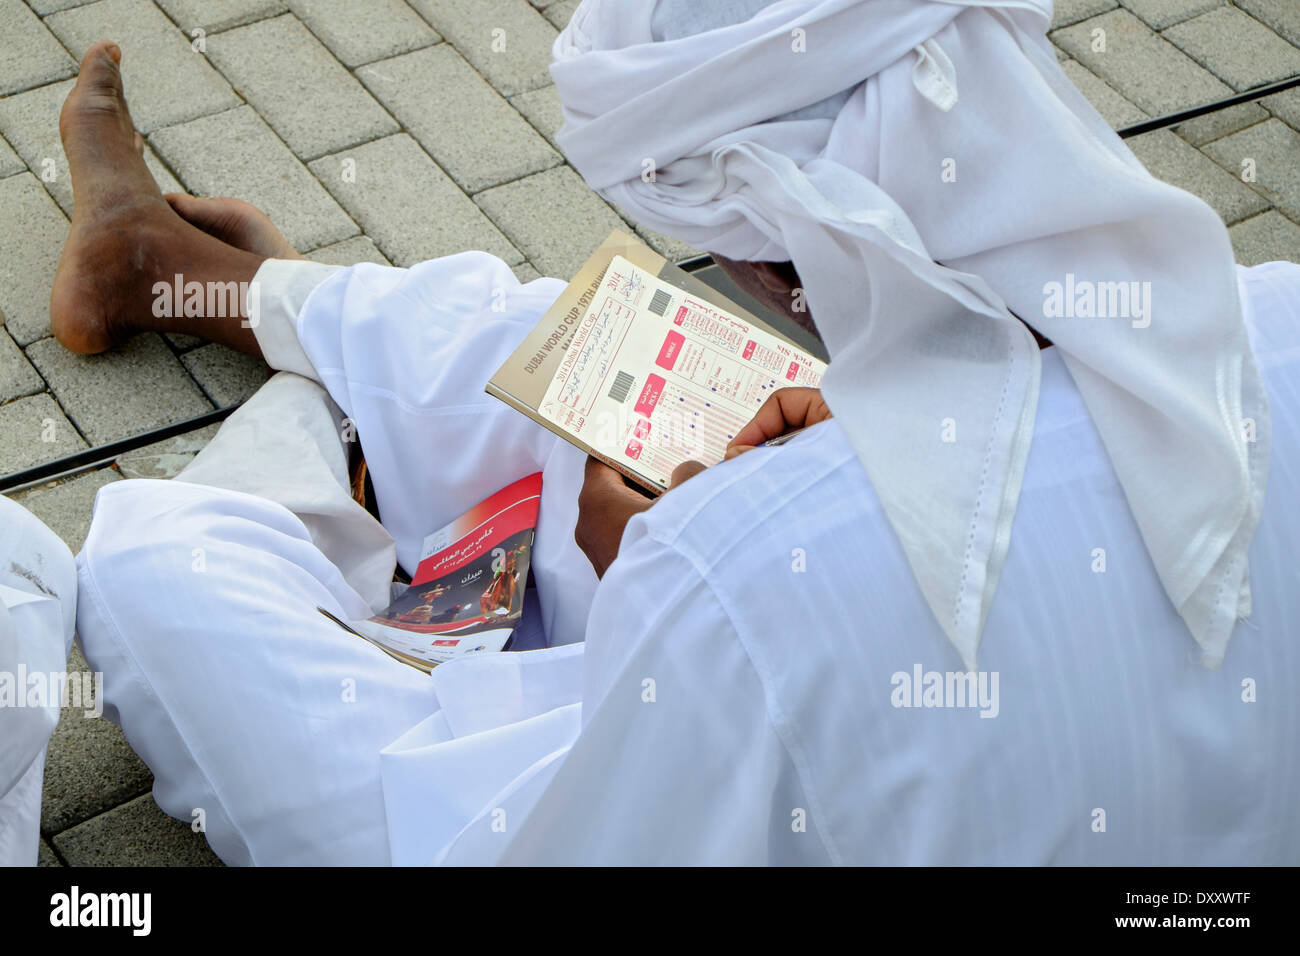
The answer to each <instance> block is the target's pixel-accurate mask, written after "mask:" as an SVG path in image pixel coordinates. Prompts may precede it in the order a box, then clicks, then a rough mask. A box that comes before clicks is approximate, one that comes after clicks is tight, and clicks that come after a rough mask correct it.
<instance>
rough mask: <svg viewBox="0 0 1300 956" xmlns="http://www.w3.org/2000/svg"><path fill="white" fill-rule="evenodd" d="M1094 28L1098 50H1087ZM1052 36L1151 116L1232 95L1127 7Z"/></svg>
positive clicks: (1077, 24) (1089, 48) (1211, 74)
mask: <svg viewBox="0 0 1300 956" xmlns="http://www.w3.org/2000/svg"><path fill="white" fill-rule="evenodd" d="M1097 29H1100V30H1103V31H1105V34H1104V36H1105V41H1106V47H1105V50H1104V51H1096V50H1094V49H1093V48H1092V47H1093V31H1094V30H1097ZM1052 39H1053V40H1054V41H1055V42H1056V43H1057V44H1058V45H1059V46H1060V47H1061V48H1062V49H1064V50H1065V51H1066V52H1068V53H1069V54H1070V56H1072V57H1074V58H1075V59H1076V60H1078V61H1079V62H1080V63H1082V64H1083V65H1084V66H1086V67H1087V68H1088V69H1090V70H1092V72H1093V73H1096V74H1097V75H1098V76H1100V77H1101V78H1102V79H1103V80H1105V81H1106V82H1107V83H1109V84H1110V85H1111V86H1112V87H1114V88H1115V90H1117V91H1118V92H1119V93H1120V95H1122V96H1123V97H1124V98H1125V99H1127V100H1129V101H1130V102H1131V103H1134V104H1136V105H1137V106H1138V107H1140V108H1141V109H1142V110H1144V111H1145V112H1147V113H1149V114H1150V115H1152V116H1163V115H1164V114H1166V113H1172V112H1175V111H1176V110H1182V109H1187V108H1189V107H1192V106H1201V105H1203V104H1205V103H1209V102H1212V101H1213V100H1216V99H1220V98H1222V97H1224V96H1228V95H1230V94H1231V93H1232V90H1231V89H1230V88H1229V87H1228V86H1227V85H1226V84H1224V83H1223V82H1222V81H1220V80H1219V79H1218V78H1217V77H1216V76H1214V74H1213V73H1210V72H1209V71H1208V70H1206V69H1205V68H1204V67H1202V66H1200V65H1198V64H1197V63H1196V61H1195V60H1193V59H1192V58H1191V57H1189V56H1188V55H1187V54H1185V53H1183V52H1182V51H1181V50H1179V49H1178V48H1177V47H1176V46H1174V45H1173V44H1172V43H1169V42H1168V41H1166V40H1163V39H1161V38H1160V37H1159V36H1158V35H1156V34H1155V33H1153V32H1152V30H1151V28H1150V27H1148V26H1147V25H1146V24H1145V23H1143V22H1142V21H1141V20H1139V19H1138V18H1137V17H1135V16H1133V14H1131V13H1129V12H1128V11H1127V10H1112V11H1111V12H1110V13H1103V14H1102V15H1101V16H1096V17H1093V18H1092V19H1090V20H1084V21H1083V22H1081V23H1076V24H1075V25H1074V26H1070V27H1066V28H1065V29H1063V30H1057V31H1056V32H1055V33H1053V34H1052Z"/></svg>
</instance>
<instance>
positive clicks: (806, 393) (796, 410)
mask: <svg viewBox="0 0 1300 956" xmlns="http://www.w3.org/2000/svg"><path fill="white" fill-rule="evenodd" d="M820 401H821V398H820V393H819V392H818V390H817V389H815V388H781V389H777V390H776V391H775V392H773V393H772V394H771V395H770V396H769V397H768V399H767V401H765V402H764V403H763V405H762V407H760V408H759V410H758V413H757V414H756V415H754V417H753V418H752V419H751V420H750V422H749V424H747V425H746V426H745V427H744V428H742V429H741V430H740V431H738V432H737V433H736V435H735V437H734V438H732V439H731V442H730V444H731V445H750V446H754V445H761V444H762V443H763V442H765V441H767V440H768V439H771V438H776V437H777V436H778V435H784V434H785V433H786V432H787V431H790V430H791V429H794V428H802V427H803V426H804V423H805V422H806V420H807V418H808V412H809V410H810V409H811V408H812V407H813V406H814V404H815V403H819V402H820Z"/></svg>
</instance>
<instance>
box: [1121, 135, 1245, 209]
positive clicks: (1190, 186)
mask: <svg viewBox="0 0 1300 956" xmlns="http://www.w3.org/2000/svg"><path fill="white" fill-rule="evenodd" d="M1128 146H1129V148H1130V149H1132V150H1133V152H1134V153H1136V154H1137V158H1138V159H1140V160H1142V164H1143V165H1144V166H1146V168H1147V169H1148V170H1149V171H1150V173H1151V175H1153V176H1155V177H1156V178H1157V179H1163V180H1164V181H1165V182H1167V183H1169V184H1170V185H1173V186H1177V187H1178V188H1179V189H1185V190H1187V191H1188V192H1189V193H1191V194H1192V195H1194V196H1199V197H1200V198H1201V199H1204V200H1205V201H1206V202H1207V203H1209V204H1210V206H1211V207H1212V208H1213V209H1214V211H1215V212H1217V213H1218V214H1219V216H1220V217H1221V218H1222V219H1223V221H1224V222H1226V223H1228V224H1229V225H1231V224H1232V223H1234V222H1237V221H1239V220H1242V219H1246V218H1247V217H1249V216H1254V215H1256V214H1258V213H1261V212H1263V211H1264V210H1265V209H1267V208H1268V202H1267V200H1265V199H1264V197H1263V196H1261V195H1260V194H1259V193H1257V192H1256V191H1255V190H1253V189H1251V188H1250V187H1249V186H1247V185H1246V184H1245V183H1243V182H1242V181H1241V180H1240V179H1238V178H1237V177H1235V176H1233V175H1231V174H1229V173H1226V172H1224V171H1223V169H1222V167H1220V166H1216V165H1215V164H1214V162H1213V161H1212V160H1211V159H1210V158H1209V157H1207V156H1206V155H1205V154H1204V153H1202V152H1200V151H1199V150H1197V149H1196V148H1195V147H1193V146H1189V145H1187V143H1185V142H1183V140H1181V139H1179V138H1178V137H1177V136H1176V135H1174V133H1173V132H1171V131H1170V130H1167V129H1162V130H1156V131H1155V132H1152V133H1144V134H1143V135H1141V136H1135V137H1133V138H1132V139H1130V140H1128Z"/></svg>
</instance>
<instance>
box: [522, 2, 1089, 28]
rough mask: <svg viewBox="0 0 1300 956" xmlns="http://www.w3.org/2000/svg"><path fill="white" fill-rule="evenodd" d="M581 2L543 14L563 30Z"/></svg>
mask: <svg viewBox="0 0 1300 956" xmlns="http://www.w3.org/2000/svg"><path fill="white" fill-rule="evenodd" d="M581 2H582V0H558V2H557V3H552V4H550V5H549V6H547V8H546V9H545V10H543V11H542V15H543V16H545V17H546V19H548V20H550V21H551V26H553V27H555V29H557V30H563V29H564V28H565V27H567V26H568V25H569V21H570V20H572V19H573V11H574V10H577V9H578V4H579V3H581ZM1066 2H1067V3H1068V2H1070V0H1066Z"/></svg>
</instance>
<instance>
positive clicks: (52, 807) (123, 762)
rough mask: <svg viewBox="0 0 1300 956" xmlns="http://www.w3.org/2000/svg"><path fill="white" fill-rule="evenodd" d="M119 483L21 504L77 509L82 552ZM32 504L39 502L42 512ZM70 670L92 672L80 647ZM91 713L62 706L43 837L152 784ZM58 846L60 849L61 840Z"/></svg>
mask: <svg viewBox="0 0 1300 956" xmlns="http://www.w3.org/2000/svg"><path fill="white" fill-rule="evenodd" d="M118 480H120V479H118V478H117V476H116V475H114V473H113V472H112V471H111V470H109V469H101V470H100V471H96V472H90V473H88V474H85V475H81V476H78V477H77V478H74V479H73V480H72V481H70V482H67V483H64V484H62V485H60V486H59V487H58V488H56V489H55V490H53V491H48V492H42V493H41V494H39V495H36V496H34V497H32V498H28V499H25V500H24V501H23V504H24V505H26V506H28V507H31V508H32V511H34V512H36V513H37V516H38V517H40V518H42V520H45V514H52V515H53V516H54V517H55V518H56V520H57V519H58V518H60V517H62V516H63V515H64V514H65V513H66V512H67V511H68V509H69V507H74V506H75V507H76V508H77V509H78V514H77V516H76V518H75V519H74V520H75V521H76V522H77V523H78V524H80V525H83V526H84V527H83V528H81V530H80V533H79V534H77V535H76V538H75V540H76V542H77V543H76V544H72V543H69V545H68V546H69V547H71V548H72V549H73V550H74V551H79V550H81V544H82V542H84V540H85V534H86V530H87V529H89V527H90V513H91V505H92V503H93V501H94V497H95V494H96V493H97V492H98V491H99V489H100V488H102V487H103V486H104V485H106V484H108V483H109V482H111V481H118ZM64 489H71V490H70V491H65V490H64ZM32 502H38V503H39V510H38V508H37V507H34V506H33V505H32ZM42 512H44V513H45V514H42ZM51 527H54V526H53V525H51ZM55 530H56V531H57V530H58V529H57V528H55ZM65 540H66V539H65ZM68 671H69V673H80V674H86V673H90V665H89V664H87V663H86V659H85V657H83V656H82V654H81V648H80V647H74V648H73V649H72V654H71V656H70V657H69V658H68ZM88 709H89V708H87V707H85V706H84V704H83V706H81V707H71V706H70V707H64V708H63V709H62V711H61V712H60V714H59V725H58V727H56V728H55V729H54V735H53V736H52V737H51V738H50V748H49V752H48V753H47V754H46V757H45V787H44V796H43V799H42V803H41V832H42V833H44V834H45V835H46V836H47V837H48V836H49V835H51V834H55V833H59V832H60V831H62V830H66V829H67V828H68V827H71V826H76V825H77V824H78V823H81V822H82V821H83V820H88V819H90V818H91V817H93V816H95V815H96V814H99V813H103V812H104V811H105V810H108V809H110V808H111V807H115V806H117V805H118V804H119V803H122V802H123V801H125V800H130V799H131V798H133V797H138V796H139V795H140V794H142V793H148V791H149V787H150V785H151V784H152V783H153V775H152V774H151V773H150V772H149V768H148V767H146V766H145V765H144V762H143V761H141V760H140V758H139V757H137V756H136V755H135V752H134V751H133V750H132V749H131V747H130V746H129V745H128V744H127V742H126V738H125V737H124V736H123V735H122V730H121V728H119V727H118V726H117V725H116V724H114V723H113V722H112V721H110V720H109V719H108V718H106V717H87V716H86V715H85V714H86V711H87V710H88ZM54 843H55V846H58V838H57V837H56V838H55V841H54ZM60 851H62V848H60ZM65 856H66V855H65Z"/></svg>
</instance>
